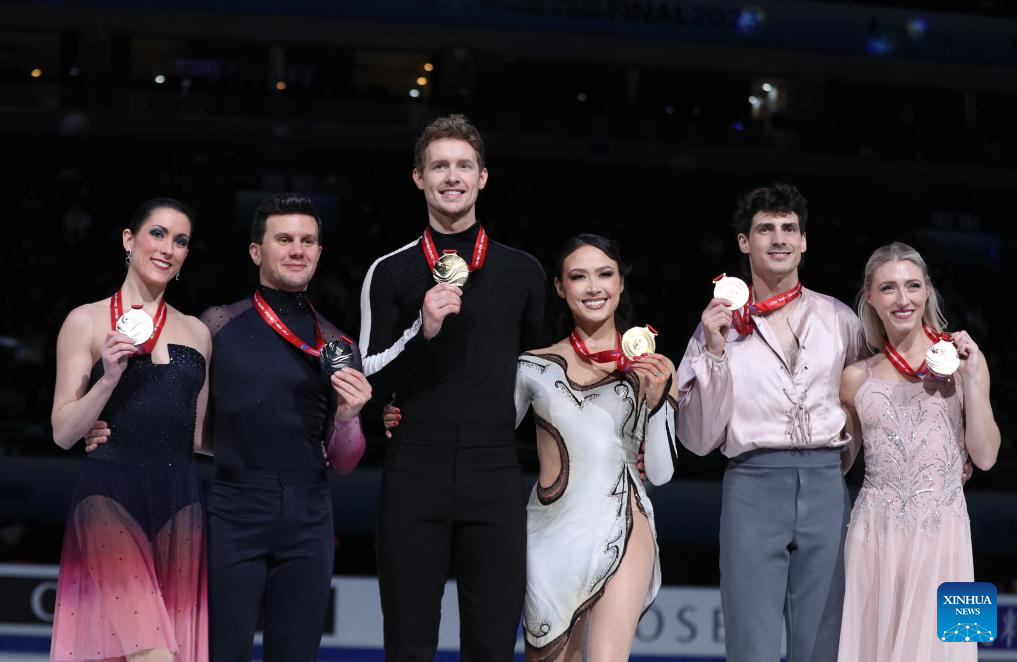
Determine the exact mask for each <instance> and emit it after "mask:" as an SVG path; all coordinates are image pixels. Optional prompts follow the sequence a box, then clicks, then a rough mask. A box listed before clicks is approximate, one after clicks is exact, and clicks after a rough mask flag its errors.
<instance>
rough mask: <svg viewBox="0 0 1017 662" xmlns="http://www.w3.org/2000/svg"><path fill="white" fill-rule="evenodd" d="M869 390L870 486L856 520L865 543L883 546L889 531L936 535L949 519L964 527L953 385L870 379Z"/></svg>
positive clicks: (865, 397) (864, 402)
mask: <svg viewBox="0 0 1017 662" xmlns="http://www.w3.org/2000/svg"><path fill="white" fill-rule="evenodd" d="M866 387H867V390H866V391H863V392H862V393H860V396H859V415H860V417H861V421H862V427H863V439H864V445H865V481H864V484H863V486H862V491H861V493H860V494H859V496H858V501H857V503H856V505H855V512H854V514H853V515H852V521H853V522H856V523H859V522H860V523H861V524H862V526H863V527H864V531H865V539H866V540H871V539H872V538H873V536H875V537H876V539H877V540H878V541H880V542H882V541H884V540H885V537H886V535H887V534H888V533H889V532H890V530H891V529H893V530H896V531H904V532H905V533H907V534H910V535H914V534H916V533H918V532H922V533H926V534H938V533H939V532H940V531H941V529H942V526H943V521H944V517H948V516H949V517H953V518H955V519H956V520H958V521H959V522H961V523H962V524H963V525H964V526H965V528H966V527H967V526H968V514H967V506H966V502H965V500H964V492H963V487H962V485H961V469H962V467H963V465H964V462H965V459H966V457H967V453H966V451H965V449H964V441H963V439H964V437H963V415H962V412H961V406H960V401H959V397H957V396H956V394H954V393H953V388H954V387H953V385H945V384H944V385H942V386H928V385H927V384H913V383H902V384H897V385H887V384H883V383H880V382H873V381H870V382H868V383H867V385H866ZM916 387H917V388H916ZM926 388H930V389H932V390H931V392H926V390H925V389H926Z"/></svg>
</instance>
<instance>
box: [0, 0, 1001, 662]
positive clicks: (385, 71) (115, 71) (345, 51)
mask: <svg viewBox="0 0 1017 662" xmlns="http://www.w3.org/2000/svg"><path fill="white" fill-rule="evenodd" d="M1015 109H1017V3H1012V2H1009V1H1007V0H963V1H962V0H956V1H950V0H926V1H922V0H872V1H871V2H836V1H834V0H828V1H821V0H780V1H778V0H772V1H769V0H755V1H753V2H751V3H740V2H735V1H733V0H732V1H727V0H702V1H688V2H686V1H680V0H673V1H669V0H646V1H637V0H483V1H478V2H467V1H465V0H444V1H443V0H374V1H372V2H361V3H352V2H335V3H321V2H316V1H314V0H291V1H290V2H286V3H281V2H280V3H275V2H268V1H267V0H249V1H247V2H243V3H231V2H225V1H223V0H204V1H200V2H199V1H180V2H173V1H171V0H133V1H129V0H120V1H117V0H107V1H102V0H94V1H87V0H82V1H71V0H68V1H63V2H61V1H59V0H52V1H39V2H22V3H9V2H0V141H2V142H0V146H2V152H0V153H2V155H3V166H2V167H3V170H2V176H0V200H2V201H3V207H4V209H3V212H0V214H2V216H3V226H2V227H3V230H4V235H3V239H2V240H0V257H2V266H0V273H2V277H3V280H4V287H3V293H2V295H0V302H2V311H3V322H2V326H0V355H2V361H0V366H2V367H0V370H2V375H3V379H2V383H0V413H2V423H0V455H2V461H0V587H2V588H0V595H2V596H3V597H2V599H0V659H5V660H6V659H9V660H21V659H25V660H27V659H44V657H45V651H47V650H48V620H47V619H48V617H49V615H50V614H51V608H52V601H53V590H52V581H53V578H54V577H55V572H56V568H55V564H56V562H57V560H58V558H59V551H60V544H61V536H62V531H63V519H64V516H65V508H66V503H67V501H68V498H69V492H70V487H71V485H72V484H73V481H74V479H75V475H76V471H77V465H78V463H79V462H80V460H81V457H82V456H83V450H82V448H81V446H80V444H79V445H78V446H76V447H75V448H74V449H72V450H71V451H70V452H64V451H61V450H60V449H59V448H57V447H56V445H55V444H53V443H52V440H51V431H50V427H49V412H50V406H51V399H52V386H53V378H54V364H53V355H54V345H55V339H56V334H57V331H58V329H59V326H60V324H61V322H62V320H63V318H64V316H65V315H66V314H67V312H68V311H69V310H70V309H71V308H72V307H73V306H75V305H77V304H79V303H82V302H85V301H94V300H97V299H100V298H103V297H105V296H108V295H109V294H110V293H111V292H112V291H113V290H114V288H115V287H116V286H117V285H118V284H119V283H120V280H121V278H122V276H123V264H122V250H121V247H120V241H119V235H120V231H121V229H122V228H123V227H124V226H125V225H126V223H127V220H128V218H129V216H130V214H131V212H132V210H133V209H134V207H136V206H137V204H138V203H139V202H141V201H142V200H144V199H146V198H149V197H153V196H156V195H169V196H172V197H177V198H180V199H182V200H184V201H186V202H187V203H188V204H190V205H191V206H193V207H194V208H195V209H197V211H198V217H197V220H196V224H195V228H194V237H193V239H194V241H193V243H192V244H191V251H190V256H189V257H188V259H187V262H186V264H185V265H184V268H183V272H182V280H181V281H180V282H179V283H173V284H172V286H171V288H170V290H169V297H168V298H169V300H170V301H171V302H172V303H173V304H174V305H176V306H177V307H178V308H180V309H182V310H184V311H186V312H190V313H198V312H200V311H201V310H202V309H204V308H205V307H206V306H208V305H211V304H217V303H223V302H227V301H234V300H236V299H239V298H241V297H243V296H246V295H248V294H249V293H250V291H251V290H252V288H253V284H254V282H255V277H256V275H255V270H254V268H253V266H252V265H251V264H250V261H249V258H248V257H247V236H248V227H249V224H250V217H251V213H252V211H253V208H254V205H255V204H256V202H257V200H259V199H260V198H261V197H262V196H264V195H266V194H268V193H271V192H276V191H283V190H297V191H302V192H305V193H308V194H310V195H312V196H313V198H314V200H315V201H316V202H317V203H318V205H319V208H320V210H321V211H322V213H323V215H324V217H325V233H324V245H325V252H324V255H323V258H322V262H321V265H320V268H319V271H318V275H317V277H316V278H315V281H314V283H313V286H312V290H311V293H312V297H313V300H314V301H315V303H316V305H317V306H318V307H319V308H320V309H321V310H322V311H323V312H324V313H325V314H326V315H327V316H328V317H329V318H331V319H332V320H333V321H335V322H336V323H337V324H339V325H340V326H341V327H343V328H345V329H347V330H349V331H352V332H354V333H355V332H356V331H357V330H358V329H359V301H358V299H359V289H360V284H361V282H362V279H363V276H364V273H365V272H366V269H367V267H368V266H369V265H370V263H371V261H372V260H373V259H374V258H376V257H377V256H379V255H382V254H384V253H386V252H388V251H390V250H393V249H394V248H396V247H398V246H401V245H403V244H405V243H406V242H407V241H408V240H409V239H410V238H412V237H413V236H415V235H417V234H419V233H420V232H421V231H422V229H423V227H424V224H425V222H426V211H425V208H424V205H423V200H422V196H421V194H420V192H419V191H417V189H416V188H415V187H414V186H413V184H412V182H411V180H410V170H411V158H412V147H413V141H414V139H415V138H416V136H417V134H418V133H419V131H420V129H421V128H422V127H423V126H424V125H425V124H426V123H427V122H428V121H429V120H430V119H432V118H433V117H435V116H436V115H439V114H443V113H448V112H464V113H466V114H468V115H469V116H470V117H471V118H472V119H473V120H474V121H475V123H476V124H477V125H478V126H479V127H480V129H481V130H482V131H483V132H484V135H485V137H486V139H487V150H488V163H487V165H488V168H489V171H490V179H489V182H488V186H487V188H486V190H485V191H484V192H483V193H482V195H481V197H480V201H479V205H478V212H479V218H480V219H481V221H482V222H483V223H484V225H485V227H486V228H487V229H488V231H489V232H490V234H491V236H492V237H493V238H494V239H495V240H497V241H501V242H504V243H507V244H510V245H513V246H518V247H520V248H523V249H525V250H528V251H530V252H532V253H533V254H535V255H536V256H537V257H538V258H540V259H541V260H542V261H543V262H544V264H545V265H548V264H549V263H550V261H551V260H552V259H553V256H554V254H555V251H556V250H557V247H558V245H559V244H560V243H561V241H562V240H563V239H564V238H566V237H567V236H569V235H571V234H575V233H577V232H580V231H591V232H598V233H602V234H606V235H610V236H613V237H616V238H618V239H620V240H621V241H622V242H623V247H624V249H625V254H626V257H627V259H628V260H629V261H630V262H631V263H632V265H633V271H632V273H631V276H630V277H629V279H628V282H627V287H628V289H629V291H630V292H631V293H632V294H633V295H635V303H636V307H637V318H638V320H639V321H641V322H643V321H645V322H650V323H652V324H653V325H654V326H655V327H657V328H658V329H659V330H660V331H661V336H660V338H659V343H660V349H661V350H662V351H663V352H664V353H666V354H668V355H669V356H671V357H672V358H674V359H675V360H677V359H678V358H680V356H681V354H682V352H683V350H684V347H685V343H686V342H687V340H688V337H689V335H690V334H691V332H692V330H693V328H694V326H695V324H696V322H697V320H698V317H699V314H700V312H701V310H702V308H703V306H704V304H705V302H706V301H707V299H708V298H709V295H710V291H711V284H710V279H711V278H712V277H713V276H714V275H716V274H717V273H719V272H722V271H727V272H736V271H738V269H739V256H738V253H737V249H736V244H735V241H734V235H733V231H732V230H731V227H730V219H731V212H732V209H733V206H734V201H735V198H736V196H737V195H739V194H740V193H742V192H744V191H746V190H748V189H749V188H752V187H754V186H757V185H761V184H765V183H769V182H771V181H775V180H783V181H789V182H793V183H795V184H797V185H798V186H799V187H800V188H801V190H802V191H803V192H804V193H805V194H806V196H807V197H808V198H809V201H810V218H809V225H808V237H809V251H808V254H807V258H806V265H805V267H804V269H803V271H802V279H803V282H804V283H805V284H806V285H807V286H808V287H811V288H813V289H816V290H819V291H822V292H827V293H830V294H833V295H835V296H837V297H838V298H840V299H842V300H844V301H846V302H849V303H851V302H853V300H854V296H855V294H856V292H857V289H858V286H859V280H860V275H861V271H862V267H863V265H864V262H865V259H866V258H867V256H868V254H869V253H870V252H871V250H872V249H874V248H875V247H877V246H879V245H881V244H884V243H886V242H889V241H891V240H902V241H907V242H910V243H913V244H914V245H915V246H917V247H918V248H919V249H920V250H921V251H922V252H923V253H924V255H925V256H926V258H927V259H928V261H929V262H930V265H931V267H932V271H933V277H934V279H935V281H936V283H937V285H938V286H939V287H940V289H941V290H942V292H943V294H944V297H945V300H946V308H947V313H948V317H949V320H950V324H951V328H954V329H960V328H964V329H967V330H969V331H970V332H971V334H972V336H973V337H974V339H975V340H976V342H978V343H979V344H980V346H981V348H982V349H983V351H984V352H985V354H986V356H987V357H988V361H989V365H990V367H991V371H992V378H993V384H992V397H993V404H994V410H995V414H996V418H997V421H998V423H999V425H1000V428H1001V430H1002V433H1003V446H1002V448H1001V451H1000V454H999V461H998V463H997V465H996V466H995V467H994V468H993V469H992V470H991V471H990V472H978V471H976V473H975V475H974V477H973V478H972V479H971V480H970V482H969V483H968V485H967V496H968V503H969V509H970V512H971V519H972V536H973V541H974V551H975V571H976V578H977V579H978V580H980V581H990V582H993V583H994V584H996V586H997V588H998V590H999V592H1000V594H1001V595H1002V594H1014V593H1017V481H1015V479H1014V474H1015V470H1017V453H1015V449H1014V433H1015V431H1017V430H1015V427H1017V419H1015V405H1017V401H1015V398H1014V392H1015V388H1017V383H1015V377H1014V375H1015V371H1017V353H1015V352H1014V351H1013V349H1012V347H1013V328H1014V323H1015V315H1014V312H1013V309H1014V306H1013V303H1012V299H1013V297H1014V294H1013V291H1012V289H1013V279H1014V270H1013V267H1012V266H1011V265H1012V260H1013V259H1014V258H1015V254H1017V229H1015V227H1014V222H1015V221H1017V212H1015V197H1017V128H1015V127H1017V111H1015ZM365 420H366V421H367V422H368V424H369V442H368V452H367V454H366V456H365V458H364V461H363V463H362V468H360V469H358V470H357V471H356V472H355V473H354V474H352V475H350V476H347V477H342V478H340V477H338V476H333V477H332V487H333V493H334V496H335V498H336V501H335V504H336V508H335V516H336V531H337V547H336V559H335V574H336V575H337V579H336V584H335V585H336V587H337V588H336V593H335V607H334V609H333V610H332V613H330V616H329V618H330V619H332V620H330V622H329V624H327V627H326V637H325V640H324V641H325V647H324V648H323V653H322V659H332V660H338V659H380V652H379V646H380V613H379V612H378V611H377V607H376V605H377V597H376V593H375V591H374V589H373V583H372V580H373V576H374V572H375V565H374V549H373V536H372V529H373V518H374V507H375V499H376V495H377V487H378V480H379V474H378V467H379V464H380V458H381V457H382V455H383V453H384V439H383V437H382V434H381V428H380V425H379V423H378V420H379V417H378V412H377V410H368V411H367V412H366V415H365ZM524 427H526V426H524ZM520 453H521V455H522V457H523V459H524V462H526V464H527V466H528V467H529V469H530V471H531V479H532V470H533V468H534V449H533V442H532V432H530V431H528V428H527V429H526V430H524V431H523V432H522V433H521V439H520ZM679 460H680V464H679V470H678V476H677V480H676V481H675V482H673V483H671V484H669V485H667V486H664V487H662V488H657V489H654V490H653V492H652V495H651V498H652V499H653V500H654V503H655V504H656V510H657V513H658V518H659V519H658V526H659V531H660V542H661V547H662V566H663V573H664V580H665V583H666V584H667V585H669V586H670V588H669V589H667V590H666V591H665V593H664V594H662V596H661V599H660V600H658V603H657V605H656V606H655V607H654V610H653V611H652V612H651V613H650V614H648V616H647V618H645V619H644V621H643V623H642V624H641V626H640V632H639V637H638V641H637V646H636V651H635V655H638V656H643V657H645V659H665V657H658V656H670V657H671V659H684V660H706V659H711V660H713V659H721V658H722V656H723V624H722V623H721V622H719V620H718V617H717V614H716V608H717V607H718V606H719V598H718V596H717V591H716V586H717V583H718V569H717V554H718V552H717V544H716V539H717V522H718V513H719V508H720V496H719V477H720V475H721V472H722V469H723V465H724V462H723V460H722V458H721V457H720V455H719V454H717V453H714V454H713V455H711V456H710V457H707V458H698V457H695V456H693V455H692V454H690V453H687V452H683V453H682V455H681V457H680V458H679ZM202 464H203V466H202V468H203V470H204V471H205V475H206V476H208V475H209V473H208V469H209V468H210V467H209V465H208V463H207V462H205V461H204V460H203V461H202ZM861 475H862V470H861V467H860V466H858V467H856V468H855V469H854V470H852V472H851V474H850V475H849V483H850V484H851V485H852V487H853V488H855V489H857V487H858V486H859V485H860V482H861ZM447 597H451V596H447ZM1001 602H1003V604H1001V605H1000V607H999V629H1000V637H999V639H997V641H996V642H995V643H994V644H993V645H992V646H987V647H985V648H984V649H983V650H982V653H981V659H984V660H1002V659H1017V604H1015V602H1017V600H1015V599H1013V598H1009V599H1004V600H1002V601H1001ZM445 613H446V614H447V615H448V616H447V618H446V622H445V623H444V627H445V629H444V630H443V635H442V651H443V653H442V654H443V655H444V656H445V659H455V652H454V650H455V645H456V637H455V632H456V630H455V621H454V616H455V610H454V609H446V610H445ZM3 651H7V652H6V653H4V652H3Z"/></svg>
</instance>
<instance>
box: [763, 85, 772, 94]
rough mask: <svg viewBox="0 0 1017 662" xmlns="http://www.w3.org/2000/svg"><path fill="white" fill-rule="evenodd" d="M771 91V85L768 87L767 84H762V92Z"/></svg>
mask: <svg viewBox="0 0 1017 662" xmlns="http://www.w3.org/2000/svg"><path fill="white" fill-rule="evenodd" d="M772 90H773V85H770V84H769V83H763V91H764V92H770V91H772Z"/></svg>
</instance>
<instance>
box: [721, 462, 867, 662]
mask: <svg viewBox="0 0 1017 662" xmlns="http://www.w3.org/2000/svg"><path fill="white" fill-rule="evenodd" d="M850 511H851V503H850V498H849V496H848V491H847V487H846V486H845V484H844V478H843V475H842V474H841V468H840V452H839V451H838V450H836V449H822V450H808V451H798V450H773V451H753V452H751V453H746V454H745V455H742V456H738V457H736V458H732V460H731V461H730V463H729V464H728V466H727V470H726V471H725V472H724V487H723V502H722V506H721V516H720V597H721V604H722V607H723V611H724V633H725V647H726V651H727V660H728V662H778V661H779V660H780V640H781V621H782V620H783V621H784V625H785V628H786V634H787V661H788V662H835V660H836V659H837V644H838V640H839V637H840V618H841V607H842V605H843V602H844V536H845V534H846V533H847V524H848V517H849V516H850Z"/></svg>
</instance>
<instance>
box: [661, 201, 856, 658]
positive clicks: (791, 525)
mask: <svg viewBox="0 0 1017 662" xmlns="http://www.w3.org/2000/svg"><path fill="white" fill-rule="evenodd" d="M806 220H807V202H806V200H805V198H804V197H803V196H802V195H801V194H800V193H799V192H798V190H797V189H795V188H794V187H793V186H789V185H787V184H773V185H771V186H768V187H765V188H760V189H756V190H754V191H752V192H750V193H749V194H747V195H746V196H745V197H743V198H742V199H741V200H740V201H739V204H738V208H737V210H736V212H735V226H736V229H737V231H738V246H739V248H740V249H741V252H742V253H743V254H745V255H746V256H747V257H748V262H749V267H750V270H751V274H752V282H751V293H750V299H749V304H748V305H746V306H745V307H744V308H742V309H741V310H739V311H732V310H730V308H729V306H730V305H731V304H732V302H730V301H728V300H726V299H717V298H714V299H712V300H711V301H710V303H709V304H708V305H707V306H706V310H704V311H703V315H702V318H701V319H702V322H701V324H700V325H699V327H698V328H697V329H696V332H695V334H694V335H693V337H692V339H691V340H690V341H689V344H688V348H687V349H686V351H685V356H684V357H683V359H682V361H681V364H680V365H679V367H678V379H679V386H680V388H681V391H682V399H681V403H680V409H679V416H678V436H679V438H680V439H681V441H682V443H683V444H685V446H686V447H688V448H689V449H690V450H691V451H693V452H694V453H697V454H699V455H706V454H707V453H709V452H710V451H712V450H714V449H716V448H719V449H720V450H721V452H722V453H723V454H724V455H726V456H727V457H728V458H730V462H729V463H728V466H727V469H726V471H725V473H724V485H723V502H722V511H721V522H720V573H721V581H720V583H721V587H720V590H721V602H722V606H723V610H724V626H725V640H726V641H725V645H726V650H727V659H728V660H729V662H777V661H778V660H779V659H780V643H781V627H780V626H781V621H782V620H784V622H785V628H786V633H787V642H788V643H787V652H788V660H794V662H810V661H811V662H832V661H833V660H836V659H837V642H838V637H839V633H840V616H841V605H842V602H843V596H844V561H843V548H844V545H843V540H844V533H845V531H846V528H847V522H848V515H849V512H850V499H849V497H848V491H847V488H846V486H845V484H844V479H843V476H842V472H841V451H842V449H843V448H844V447H845V445H846V443H847V441H848V439H847V436H846V434H845V432H844V428H845V422H846V420H845V415H844V412H843V410H842V409H841V405H840V397H839V389H840V377H841V371H842V370H843V368H844V366H845V365H849V364H851V363H853V362H854V361H856V360H858V359H859V358H861V357H862V356H863V355H864V354H865V353H866V349H865V342H864V337H863V334H862V329H861V325H860V323H859V322H858V319H857V317H855V314H854V313H853V312H852V311H851V309H850V308H848V307H847V306H846V305H844V304H843V303H841V302H840V301H837V300H836V299H834V298H832V297H829V296H826V295H823V294H819V293H818V292H813V291H812V290H807V289H804V288H802V287H801V283H800V282H799V280H798V267H799V264H800V262H801V258H802V254H803V253H804V252H805V250H806V246H807V244H806V238H805V225H806Z"/></svg>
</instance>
